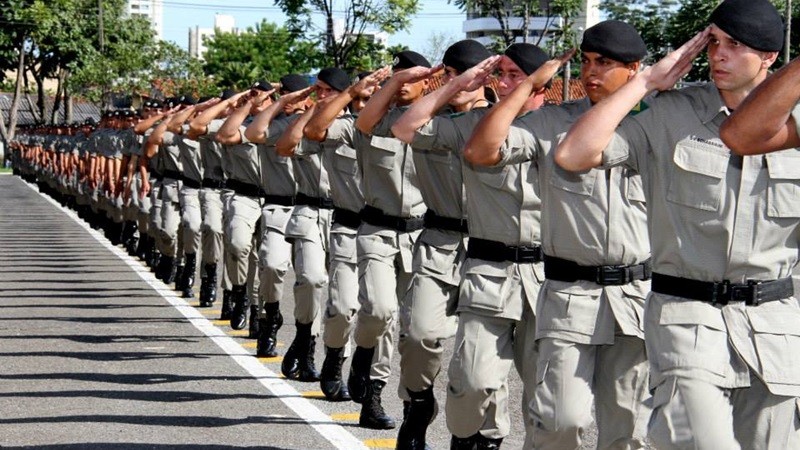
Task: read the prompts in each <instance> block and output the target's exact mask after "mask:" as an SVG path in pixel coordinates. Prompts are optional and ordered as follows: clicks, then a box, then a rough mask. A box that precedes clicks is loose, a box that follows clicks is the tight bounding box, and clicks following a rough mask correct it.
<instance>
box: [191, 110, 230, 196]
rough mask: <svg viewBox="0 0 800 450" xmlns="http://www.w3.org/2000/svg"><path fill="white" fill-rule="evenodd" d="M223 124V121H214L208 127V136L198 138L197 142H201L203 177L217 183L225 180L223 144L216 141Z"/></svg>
mask: <svg viewBox="0 0 800 450" xmlns="http://www.w3.org/2000/svg"><path fill="white" fill-rule="evenodd" d="M223 123H225V121H224V120H223V119H214V120H212V121H211V122H210V123H209V124H208V126H207V132H206V134H204V135H202V136H199V137H198V138H197V141H198V142H200V161H202V162H203V177H205V178H210V179H212V180H216V181H223V180H225V169H224V168H223V162H224V159H223V157H222V144H220V143H219V142H217V141H216V140H215V139H214V137H215V136H216V135H217V132H218V131H219V129H220V128H221V127H222V124H223Z"/></svg>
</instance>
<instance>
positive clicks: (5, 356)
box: [0, 175, 594, 450]
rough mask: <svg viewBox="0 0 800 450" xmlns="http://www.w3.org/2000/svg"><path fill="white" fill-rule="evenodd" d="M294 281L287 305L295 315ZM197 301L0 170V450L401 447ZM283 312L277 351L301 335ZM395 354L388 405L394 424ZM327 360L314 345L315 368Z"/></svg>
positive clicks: (514, 393)
mask: <svg viewBox="0 0 800 450" xmlns="http://www.w3.org/2000/svg"><path fill="white" fill-rule="evenodd" d="M292 282H293V278H292V279H290V280H288V282H287V286H288V287H289V288H288V289H287V290H286V299H285V301H283V302H282V303H281V308H282V310H283V311H282V312H283V314H284V317H289V318H291V317H292V305H293V302H292V301H291V296H292V293H291V288H290V287H291V284H292ZM198 284H199V283H198ZM196 306H197V300H196V299H188V301H184V300H183V299H181V298H178V297H176V294H175V292H174V291H172V290H171V289H170V287H168V286H165V285H164V284H163V283H161V282H160V281H158V280H155V278H154V277H153V276H152V275H151V274H150V272H149V270H148V269H147V267H146V266H144V265H143V264H142V263H141V262H139V261H138V260H137V259H134V258H130V257H129V256H128V255H127V254H125V253H124V251H123V250H122V249H121V248H116V247H113V246H111V245H110V244H109V243H108V242H107V241H106V240H105V239H104V238H103V237H102V236H101V235H100V234H98V233H97V232H95V231H93V230H91V229H89V227H88V226H87V225H86V224H84V223H83V222H82V221H80V219H77V217H76V216H74V214H72V213H71V212H66V211H65V210H63V209H62V208H61V207H60V206H58V205H56V204H55V203H54V202H53V201H52V200H50V199H49V197H46V196H42V195H40V194H39V193H38V192H37V191H36V189H35V187H34V188H31V187H30V186H28V185H26V183H24V182H23V181H22V180H20V179H19V178H17V177H13V176H10V175H3V176H0V368H1V369H0V446H2V447H3V448H20V449H22V448H31V449H32V448H36V449H83V448H87V449H88V448H91V449H97V448H110V449H145V448H147V449H183V448H220V449H225V448H264V449H303V450H308V449H333V448H341V449H356V448H394V438H395V436H396V430H392V431H375V430H367V429H362V428H360V427H359V426H358V425H357V423H358V412H359V410H360V406H359V405H357V404H355V403H351V402H346V403H330V402H327V401H325V400H324V399H322V395H321V392H319V386H318V384H316V383H301V382H294V381H290V380H288V381H287V380H284V379H282V377H280V376H279V373H280V358H276V359H275V360H259V359H256V358H255V357H253V356H252V355H253V354H254V353H255V342H254V341H253V340H249V339H246V337H244V336H242V334H243V333H242V332H234V331H233V330H231V329H230V328H229V327H228V326H227V324H226V323H225V322H219V321H215V319H216V318H217V317H218V316H219V308H218V307H217V308H210V309H208V308H205V309H200V308H197V307H196ZM286 322H287V324H286V325H284V326H283V328H282V329H281V331H280V334H279V339H280V344H279V345H280V348H279V350H285V349H286V348H287V347H288V344H289V343H290V342H291V339H292V338H293V336H294V331H295V329H294V325H293V323H292V321H291V320H286ZM445 354H446V358H447V360H449V357H450V355H451V354H452V342H449V343H448V345H447V347H446V350H445ZM398 359H399V358H398V357H397V355H395V360H394V364H393V365H394V372H393V376H392V379H391V380H390V383H389V385H388V386H387V388H386V390H385V391H384V392H385V393H384V405H385V407H386V409H387V412H389V413H390V414H391V415H392V416H394V417H395V418H396V420H397V421H398V424H399V422H400V420H401V416H402V403H401V402H400V400H399V399H398V398H397V395H396V389H397V374H398V373H399V368H398V365H397V362H398ZM322 360H323V349H322V345H321V344H318V346H317V364H318V367H321V365H322ZM348 368H349V364H348V365H347V366H346V367H345V370H348ZM445 385H446V370H444V371H443V372H442V375H441V376H440V380H439V382H438V383H437V385H436V397H437V399H438V400H439V402H440V404H441V405H442V406H443V404H444V400H445V390H444V386H445ZM510 393H511V395H510V398H511V404H510V410H511V413H512V429H511V435H510V436H509V437H508V438H507V439H506V441H505V442H504V445H503V448H508V449H518V448H521V447H522V442H523V431H522V423H521V412H520V411H521V409H520V396H521V394H520V393H521V385H520V382H519V378H518V377H517V375H516V374H515V373H513V371H512V374H511V377H510ZM428 436H429V444H430V445H431V446H432V448H434V449H446V448H448V447H449V439H450V435H449V433H448V432H447V428H446V426H445V423H444V416H443V414H440V415H439V417H438V418H437V419H436V421H435V422H434V423H433V424H432V426H431V428H430V430H429V433H428ZM593 439H594V433H590V436H588V441H587V448H591V447H592V446H593Z"/></svg>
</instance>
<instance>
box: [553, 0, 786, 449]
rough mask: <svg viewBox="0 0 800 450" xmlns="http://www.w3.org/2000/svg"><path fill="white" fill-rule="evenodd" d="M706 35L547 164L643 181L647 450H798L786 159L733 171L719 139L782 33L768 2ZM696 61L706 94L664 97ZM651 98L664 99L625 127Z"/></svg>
mask: <svg viewBox="0 0 800 450" xmlns="http://www.w3.org/2000/svg"><path fill="white" fill-rule="evenodd" d="M709 21H710V23H711V25H710V26H709V27H708V28H706V29H705V30H704V31H702V32H700V33H698V34H697V35H696V36H695V37H694V38H693V39H692V40H690V41H689V42H687V43H686V44H684V45H683V46H682V47H681V48H679V49H678V50H676V51H675V52H673V53H671V54H670V55H668V56H667V57H665V58H664V59H662V60H661V61H659V62H658V63H657V64H655V65H654V66H651V67H648V68H646V69H644V70H643V71H642V72H640V73H639V74H637V75H636V76H634V77H633V79H632V80H631V81H629V82H628V83H627V84H626V85H625V86H624V87H622V88H620V89H619V90H618V91H617V92H615V93H614V94H612V95H611V96H609V97H608V98H606V99H605V100H604V101H603V102H600V103H598V104H597V105H595V106H594V107H593V108H592V109H591V110H589V111H588V112H587V113H585V114H584V115H583V116H582V117H581V118H580V119H579V120H578V121H577V122H576V124H575V125H574V126H573V127H572V129H571V130H570V132H569V133H568V134H567V136H566V138H565V139H564V141H563V142H562V143H561V145H560V146H559V148H558V150H557V152H556V156H555V157H556V162H557V163H558V164H560V165H561V166H562V167H564V168H565V169H567V170H570V171H585V170H588V169H590V168H592V167H596V166H602V167H604V168H610V167H613V166H617V165H626V166H629V167H631V168H633V169H635V170H637V171H638V172H639V173H640V174H641V175H642V178H643V180H644V184H645V189H644V191H645V197H646V199H647V203H648V225H649V234H650V245H651V248H652V255H653V256H652V258H653V281H652V293H651V295H650V296H649V297H648V299H647V308H646V309H645V317H644V321H645V327H644V330H645V343H646V346H647V355H648V359H649V361H650V387H651V389H652V390H653V391H654V393H653V416H652V417H651V419H650V424H649V432H650V438H651V440H652V442H653V443H654V444H655V446H656V447H658V448H664V449H669V448H676V449H677V448H697V449H712V448H713V449H717V448H726V449H738V448H748V449H749V448H797V442H796V433H797V404H796V402H797V396H798V394H800V366H798V364H797V361H796V357H795V356H794V355H795V354H796V353H797V350H796V344H797V342H796V341H797V338H796V336H798V335H800V305H798V302H797V300H796V299H795V298H794V296H793V283H792V279H791V274H792V270H793V268H794V267H795V266H796V264H797V258H798V239H797V236H798V229H799V227H798V225H800V220H798V219H800V210H798V208H797V206H796V205H797V202H796V198H795V197H794V196H792V195H789V194H787V193H788V192H789V191H791V190H793V189H794V187H793V186H794V183H795V181H793V179H796V178H797V177H798V175H797V173H792V171H791V168H792V167H794V164H795V161H796V160H797V155H796V150H790V151H788V152H779V153H773V154H770V155H768V156H767V157H763V156H757V157H742V156H739V155H735V154H731V152H730V150H729V149H728V148H727V147H726V146H725V145H724V144H723V142H722V141H721V140H720V138H719V127H720V125H721V124H722V122H723V120H724V119H725V118H726V116H727V115H728V114H729V113H730V111H731V110H735V109H738V107H739V106H740V104H741V102H742V100H744V98H745V97H746V96H747V95H748V94H749V93H750V91H751V90H753V89H754V88H755V87H756V86H757V85H758V84H760V83H761V82H762V81H764V79H765V78H766V77H767V74H768V69H769V67H770V66H771V65H772V64H773V63H774V62H775V59H776V58H777V52H778V51H779V50H780V49H781V47H782V46H783V31H782V30H783V23H782V21H781V17H780V14H779V13H778V11H777V10H776V9H775V7H774V6H773V5H772V4H771V3H770V2H768V1H766V0H726V1H724V2H722V3H721V4H720V5H719V6H718V7H717V8H716V9H715V10H714V12H713V13H712V14H711V17H710V19H709ZM706 47H707V49H708V59H709V64H710V69H711V78H712V80H713V83H708V84H704V85H700V86H696V87H689V88H685V89H681V90H668V89H671V88H672V87H673V85H674V84H675V83H676V82H677V80H678V79H679V78H680V77H681V76H683V75H684V74H685V73H686V72H688V70H689V69H690V68H691V65H692V61H693V59H694V58H695V56H696V55H697V54H698V53H699V52H701V51H702V50H703V49H704V48H706ZM653 90H659V91H664V92H661V93H660V94H659V95H658V96H657V97H655V98H654V99H653V100H652V101H651V102H649V103H648V106H649V108H648V109H647V110H646V111H643V112H642V113H640V114H637V115H635V116H632V117H628V113H629V112H630V110H631V109H632V108H633V107H635V106H636V105H637V104H638V103H639V102H640V101H641V100H642V98H643V97H644V96H645V95H646V94H647V93H648V92H651V91H653ZM756 151H757V150H756ZM787 169H788V170H787Z"/></svg>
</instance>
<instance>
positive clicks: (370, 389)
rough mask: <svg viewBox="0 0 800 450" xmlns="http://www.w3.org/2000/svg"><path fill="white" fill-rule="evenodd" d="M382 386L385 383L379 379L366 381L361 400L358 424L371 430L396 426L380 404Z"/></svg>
mask: <svg viewBox="0 0 800 450" xmlns="http://www.w3.org/2000/svg"><path fill="white" fill-rule="evenodd" d="M354 362H355V361H354ZM384 386H386V383H385V382H383V381H381V380H371V381H370V382H369V383H367V392H366V393H365V396H364V399H363V400H362V401H361V416H360V417H359V418H358V424H359V425H360V426H362V427H364V428H371V429H373V430H391V429H392V428H394V427H395V426H396V425H395V423H394V420H393V419H392V418H391V417H389V416H388V415H387V414H386V411H384V410H383V405H382V404H381V393H382V392H383V388H384Z"/></svg>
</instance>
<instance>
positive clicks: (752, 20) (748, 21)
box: [708, 0, 784, 52]
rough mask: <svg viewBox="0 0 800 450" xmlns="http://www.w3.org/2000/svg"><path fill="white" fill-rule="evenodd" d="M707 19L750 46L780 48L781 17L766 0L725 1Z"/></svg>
mask: <svg viewBox="0 0 800 450" xmlns="http://www.w3.org/2000/svg"><path fill="white" fill-rule="evenodd" d="M708 20H709V22H711V23H713V24H714V25H716V26H718V27H719V28H720V29H721V30H722V31H724V32H726V33H728V34H729V35H731V37H732V38H734V39H736V40H737V41H739V42H741V43H743V44H745V45H746V46H748V47H750V48H752V49H755V50H760V51H762V52H778V51H780V50H781V49H782V48H783V38H784V26H783V20H782V19H781V15H780V13H778V10H777V9H775V6H773V5H772V3H770V2H769V1H767V0H725V1H724V2H722V3H720V5H719V6H717V9H715V10H714V12H712V13H711V17H710V18H709V19H708Z"/></svg>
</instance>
